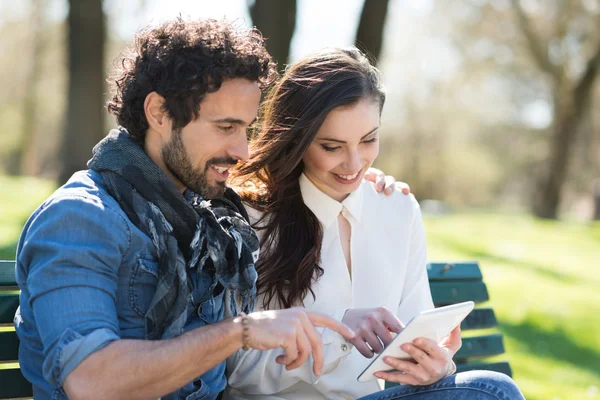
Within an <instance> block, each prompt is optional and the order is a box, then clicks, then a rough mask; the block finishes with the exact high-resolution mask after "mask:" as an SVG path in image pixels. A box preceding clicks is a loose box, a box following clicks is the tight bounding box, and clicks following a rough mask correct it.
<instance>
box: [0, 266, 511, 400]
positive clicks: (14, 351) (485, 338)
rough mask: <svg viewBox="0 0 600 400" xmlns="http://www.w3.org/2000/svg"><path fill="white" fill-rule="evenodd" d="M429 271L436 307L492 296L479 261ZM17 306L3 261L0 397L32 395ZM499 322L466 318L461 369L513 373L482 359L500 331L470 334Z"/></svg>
mask: <svg viewBox="0 0 600 400" xmlns="http://www.w3.org/2000/svg"><path fill="white" fill-rule="evenodd" d="M427 273H428V275H429V284H430V287H431V295H432V297H433V301H434V303H435V305H436V307H439V306H443V305H448V304H454V303H459V302H462V301H468V300H472V301H474V302H475V303H482V302H485V301H487V300H489V296H488V292H487V289H486V286H485V284H484V283H483V277H482V275H481V270H480V269H479V265H478V264H477V263H476V262H465V263H454V264H447V263H431V264H429V265H428V266H427ZM18 306H19V289H18V287H17V285H16V281H15V263H14V261H0V399H7V398H18V397H31V396H32V388H31V384H29V382H27V380H25V378H24V377H23V375H21V371H20V370H19V366H18V363H17V359H18V343H19V341H18V338H17V335H16V334H15V330H14V325H13V318H14V315H15V311H16V310H17V307H18ZM496 326H497V321H496V316H495V315H494V311H493V310H492V309H490V308H476V309H475V310H473V312H471V314H469V316H468V317H467V318H466V319H465V320H464V321H463V323H462V324H461V328H462V329H463V331H465V334H464V337H463V346H462V348H461V349H460V350H459V351H458V353H456V356H455V357H454V360H455V362H456V365H457V369H458V371H468V370H472V369H486V370H493V371H498V372H502V373H505V374H507V375H509V376H511V375H512V372H511V369H510V366H509V364H508V363H507V362H484V361H480V360H481V359H482V358H485V357H489V356H494V355H498V354H503V353H504V345H503V343H502V335H501V334H499V333H494V334H487V335H479V336H473V335H469V334H468V331H471V330H475V329H486V328H494V327H496ZM473 360H476V361H473Z"/></svg>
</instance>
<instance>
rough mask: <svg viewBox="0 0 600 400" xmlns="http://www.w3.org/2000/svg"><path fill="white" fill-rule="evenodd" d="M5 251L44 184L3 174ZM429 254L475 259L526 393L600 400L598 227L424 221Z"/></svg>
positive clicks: (0, 252) (501, 220) (516, 220)
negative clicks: (480, 267) (479, 265)
mask: <svg viewBox="0 0 600 400" xmlns="http://www.w3.org/2000/svg"><path fill="white" fill-rule="evenodd" d="M0 185H1V187H2V188H3V190H2V192H1V193H0V258H4V259H14V254H15V247H16V242H17V239H18V236H19V232H20V230H21V228H22V227H23V224H24V223H25V221H26V220H27V218H28V216H29V214H30V213H31V211H32V210H33V209H34V208H35V207H36V206H37V205H38V204H40V203H41V202H42V201H43V200H44V199H45V198H46V197H47V196H48V195H49V194H50V193H51V192H52V190H53V189H54V185H53V184H52V183H51V182H48V181H42V180H36V179H32V178H6V177H0ZM425 224H426V228H427V236H428V242H429V259H430V260H432V261H458V260H478V261H479V262H480V264H481V266H482V269H483V274H484V279H485V282H486V283H487V284H488V290H489V293H490V298H491V301H490V302H489V305H490V306H491V307H493V308H494V309H495V311H496V315H497V318H498V320H499V321H500V324H501V327H500V329H501V331H502V332H503V333H504V335H505V345H506V348H507V354H505V355H503V356H500V357H498V358H499V359H508V360H509V361H510V363H511V366H512V368H513V372H514V377H515V380H516V381H517V383H518V384H519V386H520V387H521V389H522V390H523V392H524V393H525V395H526V398H527V399H529V400H559V399H560V400H580V399H582V400H585V399H600V393H599V392H600V322H599V319H600V317H599V316H600V265H599V264H598V261H600V224H595V225H594V224H582V223H571V222H548V221H538V220H535V219H534V218H531V217H529V216H526V215H515V214H499V213H464V214H455V215H451V216H444V217H440V218H426V221H425Z"/></svg>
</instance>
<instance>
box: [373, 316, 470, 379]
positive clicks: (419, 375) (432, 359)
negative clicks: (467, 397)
mask: <svg viewBox="0 0 600 400" xmlns="http://www.w3.org/2000/svg"><path fill="white" fill-rule="evenodd" d="M461 345H462V339H461V337H460V326H457V327H456V328H454V330H453V331H452V332H451V333H450V335H449V336H448V337H447V338H446V339H445V340H444V341H443V342H442V343H440V344H437V343H435V342H434V341H433V340H429V339H425V338H418V339H415V340H414V341H413V343H404V344H403V345H402V346H401V348H402V350H404V351H405V352H407V353H408V354H410V355H411V356H412V358H413V361H406V360H400V359H398V358H393V357H385V358H384V362H385V363H386V364H387V365H389V366H391V367H392V368H395V369H396V370H397V371H395V372H376V373H375V376H376V377H378V378H380V379H385V380H386V381H390V382H397V383H403V384H408V385H431V384H433V383H435V382H437V381H439V380H440V379H442V378H445V377H446V376H448V375H450V374H452V373H453V372H454V368H455V366H454V363H453V362H452V357H454V354H456V352H457V351H458V350H459V349H460V347H461Z"/></svg>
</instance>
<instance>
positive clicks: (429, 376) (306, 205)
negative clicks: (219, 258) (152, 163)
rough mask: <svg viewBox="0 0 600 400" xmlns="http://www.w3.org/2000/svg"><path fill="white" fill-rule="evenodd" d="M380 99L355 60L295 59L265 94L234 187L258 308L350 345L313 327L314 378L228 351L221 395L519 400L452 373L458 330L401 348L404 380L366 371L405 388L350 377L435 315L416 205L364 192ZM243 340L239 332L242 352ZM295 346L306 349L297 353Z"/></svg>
mask: <svg viewBox="0 0 600 400" xmlns="http://www.w3.org/2000/svg"><path fill="white" fill-rule="evenodd" d="M384 101H385V95H384V93H383V91H382V88H381V84H380V78H379V73H378V71H377V69H376V68H374V67H373V66H371V65H370V64H369V62H368V61H367V59H366V58H365V57H364V56H363V55H362V54H361V53H360V52H359V51H357V50H324V51H322V52H319V53H317V54H315V55H313V56H310V57H307V58H305V59H303V60H301V61H299V62H298V63H296V64H295V65H293V66H292V67H291V68H290V69H289V70H288V71H287V72H286V74H285V75H284V76H283V78H282V79H281V81H280V82H279V83H278V84H277V85H276V87H275V88H274V89H273V90H272V92H271V93H270V94H269V97H268V99H267V101H266V103H265V104H266V108H265V110H264V116H263V126H262V128H261V132H260V134H259V136H258V137H257V138H256V139H255V140H254V141H253V144H252V147H251V158H250V161H249V162H248V163H246V164H244V165H243V166H242V167H241V168H240V169H239V170H238V171H237V173H236V175H235V179H234V183H237V184H238V185H240V187H241V189H240V193H241V194H242V197H243V198H244V200H245V201H246V203H247V204H248V205H249V207H250V208H252V209H254V210H255V211H256V212H254V213H253V215H252V216H253V218H254V226H255V228H256V229H257V231H258V232H259V235H260V237H261V257H260V261H259V262H258V264H257V271H258V273H259V282H258V291H259V294H260V297H259V303H258V306H259V307H263V308H265V309H274V308H288V307H294V306H303V307H306V308H307V309H309V310H312V311H319V312H322V313H326V314H330V315H333V316H335V317H336V318H338V319H340V320H341V321H342V322H344V323H345V324H346V325H348V326H349V327H350V328H351V329H353V330H354V331H355V333H356V338H355V339H354V340H353V341H352V343H351V344H352V345H353V346H351V345H349V344H348V343H346V342H345V341H344V340H343V338H342V337H341V336H339V335H338V334H337V333H334V332H331V331H326V330H325V331H321V332H322V335H323V344H324V350H323V351H324V358H325V364H324V369H323V371H320V372H321V376H320V377H318V376H316V375H315V374H314V373H313V370H312V365H311V364H312V363H309V362H307V363H304V364H303V365H300V366H299V365H295V363H294V361H292V362H290V360H286V359H284V357H283V356H282V351H281V350H274V351H262V352H261V351H255V350H252V349H251V350H249V351H247V352H245V351H240V352H238V353H236V354H235V355H234V356H232V357H231V358H230V360H228V371H229V384H230V388H229V389H228V392H227V393H226V395H225V398H230V399H239V398H246V399H254V398H256V399H258V398H260V399H348V398H351V399H355V398H359V397H363V396H369V395H372V396H374V397H368V398H369V399H371V398H373V399H375V398H380V397H379V396H382V397H381V398H386V399H393V398H400V396H407V395H408V394H409V393H413V392H414V393H415V396H418V395H420V396H422V395H423V394H425V393H429V395H428V397H426V398H428V399H429V398H430V399H435V398H438V397H435V396H440V395H441V394H442V393H443V398H446V399H452V398H457V399H458V398H459V397H458V396H464V397H460V398H461V399H467V398H478V399H487V398H490V399H497V398H522V396H521V395H520V393H519V391H518V389H517V388H516V386H514V383H512V381H510V379H509V378H507V377H505V376H504V375H500V374H494V373H487V372H476V373H466V374H457V375H455V376H450V375H452V374H453V372H454V371H455V366H454V364H453V362H452V356H453V355H454V354H455V353H456V351H458V349H459V348H460V345H461V339H460V329H459V328H457V329H455V330H454V331H453V332H452V334H451V335H450V336H449V337H448V338H447V339H446V341H445V342H444V343H442V344H437V343H434V342H433V341H429V340H423V339H421V340H422V341H421V342H419V341H416V343H412V344H405V345H403V349H404V350H405V351H407V352H408V353H409V354H410V355H411V356H412V357H413V358H414V359H415V360H416V363H412V362H407V361H402V360H396V359H388V360H386V362H387V363H388V364H389V365H390V366H391V367H393V368H395V369H397V370H399V371H403V373H400V372H395V373H377V374H376V376H377V377H379V378H382V379H385V380H389V381H392V382H398V383H405V384H408V385H404V386H400V387H397V388H394V389H389V390H387V391H384V392H380V389H381V388H380V386H379V384H378V381H377V380H372V381H370V382H365V383H361V382H358V381H357V377H358V375H359V374H360V372H362V370H363V369H364V368H365V367H366V366H367V365H368V363H369V362H370V360H369V358H371V357H372V356H373V355H374V353H379V352H380V351H381V350H382V348H383V346H384V345H386V344H387V343H389V342H390V341H391V340H392V333H391V332H398V331H399V330H400V329H401V328H402V321H408V320H410V319H411V318H412V317H413V316H415V315H416V314H418V313H419V312H420V311H422V310H427V309H431V308H433V303H432V300H431V294H430V291H429V285H428V280H427V272H426V268H425V266H426V259H427V258H426V245H425V233H424V229H423V222H422V218H421V213H420V209H419V205H418V203H417V202H416V200H415V199H414V197H412V196H404V195H402V194H400V193H394V194H393V195H392V196H380V195H377V194H376V192H375V190H374V188H373V185H372V184H371V183H369V182H363V176H364V174H365V172H366V171H367V169H368V168H369V167H370V166H371V165H372V163H373V161H374V160H375V159H376V157H377V155H378V153H379V141H378V140H379V128H380V115H381V110H382V108H383V104H384ZM390 331H391V332H390ZM251 332H252V330H251V326H250V338H249V344H250V347H252V334H251ZM298 346H299V352H301V351H307V350H306V346H304V344H303V343H298ZM353 347H354V348H353ZM409 385H413V386H409ZM416 385H419V386H416ZM440 388H442V389H443V392H441V391H440V390H441V389H440ZM469 394H472V395H474V396H479V397H468V396H469ZM383 396H385V397H383ZM452 396H455V397H452ZM485 396H487V397H485ZM498 396H508V397H498ZM518 396H521V397H518ZM403 398H405V397H403ZM415 398H416V397H415ZM419 398H425V397H419ZM439 398H441V397H439Z"/></svg>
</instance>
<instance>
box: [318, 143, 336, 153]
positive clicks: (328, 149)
mask: <svg viewBox="0 0 600 400" xmlns="http://www.w3.org/2000/svg"><path fill="white" fill-rule="evenodd" d="M321 147H322V148H323V150H325V151H329V152H331V153H333V152H334V151H336V150H337V149H339V148H340V146H338V147H329V146H325V145H324V144H322V145H321Z"/></svg>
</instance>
